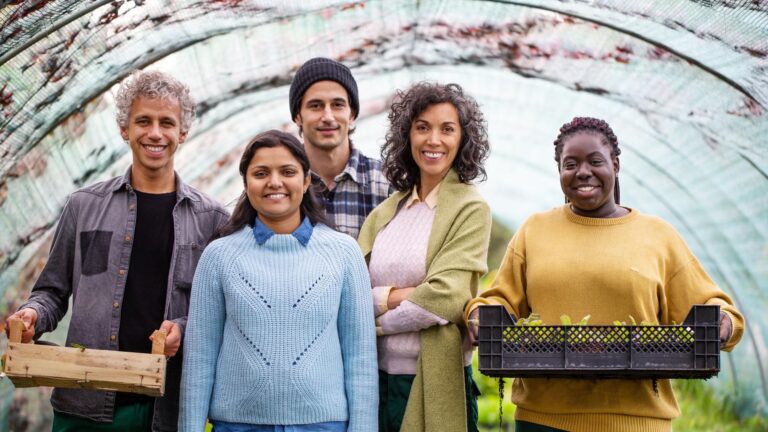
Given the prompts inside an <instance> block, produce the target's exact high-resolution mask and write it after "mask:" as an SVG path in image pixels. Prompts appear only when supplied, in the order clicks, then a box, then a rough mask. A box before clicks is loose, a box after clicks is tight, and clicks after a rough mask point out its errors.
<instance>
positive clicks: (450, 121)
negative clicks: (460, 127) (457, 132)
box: [413, 117, 457, 125]
mask: <svg viewBox="0 0 768 432" xmlns="http://www.w3.org/2000/svg"><path fill="white" fill-rule="evenodd" d="M413 122H414V123H417V122H422V123H426V124H431V123H429V122H428V121H426V120H424V119H422V118H421V117H419V118H417V119H416V120H414V121H413ZM440 124H442V125H449V124H450V125H455V124H457V123H456V122H455V121H452V120H449V121H446V122H442V123H440Z"/></svg>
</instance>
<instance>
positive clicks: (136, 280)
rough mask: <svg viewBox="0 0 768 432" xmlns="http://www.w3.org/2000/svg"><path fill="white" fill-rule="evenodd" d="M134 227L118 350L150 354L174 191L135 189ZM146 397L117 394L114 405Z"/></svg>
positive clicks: (167, 260)
mask: <svg viewBox="0 0 768 432" xmlns="http://www.w3.org/2000/svg"><path fill="white" fill-rule="evenodd" d="M136 198H137V205H136V210H137V214H136V230H135V232H134V233H133V247H132V248H131V262H130V265H129V267H128V279H127V280H126V283H125V293H124V295H123V307H122V311H121V313H120V338H119V343H118V345H119V347H120V351H130V352H140V353H149V352H151V351H152V341H150V340H149V335H151V334H152V332H153V331H155V330H157V329H158V328H160V324H161V323H162V322H163V317H164V315H165V297H166V294H167V290H168V277H169V275H168V270H169V269H170V266H171V255H172V253H173V207H174V206H175V205H176V192H171V193H164V194H148V193H144V192H139V191H136ZM151 399H152V398H151V397H149V396H144V395H139V394H133V393H118V394H117V400H116V404H117V405H118V406H120V405H127V404H131V403H137V402H145V401H149V400H151Z"/></svg>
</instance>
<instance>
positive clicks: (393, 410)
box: [379, 366, 480, 432]
mask: <svg viewBox="0 0 768 432" xmlns="http://www.w3.org/2000/svg"><path fill="white" fill-rule="evenodd" d="M414 378H416V375H390V374H388V373H386V372H383V371H379V432H400V425H402V424H403V417H404V416H405V406H406V405H407V404H408V395H410V393H411V386H413V380H414ZM464 388H465V389H466V398H467V402H466V404H467V431H469V432H477V397H478V396H479V395H480V389H478V388H477V384H475V380H474V379H472V367H470V366H467V367H465V368H464Z"/></svg>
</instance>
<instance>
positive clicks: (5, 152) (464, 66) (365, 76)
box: [0, 0, 768, 415]
mask: <svg viewBox="0 0 768 432" xmlns="http://www.w3.org/2000/svg"><path fill="white" fill-rule="evenodd" d="M8 3H9V2H7V1H6V2H4V3H3V4H6V5H5V7H3V8H2V9H0V24H1V25H2V29H1V30H0V88H1V89H2V90H0V109H2V114H0V156H2V161H1V162H0V233H2V235H0V292H4V293H5V298H6V300H7V303H8V304H7V305H6V307H8V308H13V307H14V306H15V305H17V304H18V302H19V301H20V300H21V299H22V298H23V297H26V295H27V293H26V290H28V289H29V285H30V282H31V281H33V280H34V277H35V275H36V272H38V271H39V269H40V265H41V263H42V262H44V259H45V256H46V251H47V247H48V244H49V242H50V236H51V230H52V227H53V226H54V225H55V222H56V219H57V217H58V214H59V212H60V211H61V208H62V206H63V204H64V202H65V200H66V197H67V195H68V194H69V193H71V192H72V191H73V190H75V189H76V188H78V187H80V186H82V185H85V184H88V183H91V182H94V181H97V180H99V179H103V178H106V177H108V176H111V175H116V174H120V173H122V172H124V170H125V169H126V167H127V166H128V164H129V163H130V152H129V149H128V147H127V146H126V145H125V144H124V143H123V142H122V141H121V139H120V137H119V134H118V133H117V127H116V125H115V122H114V101H113V94H114V89H115V88H114V85H115V83H116V82H117V81H119V80H120V79H121V78H123V77H124V76H125V75H126V74H128V73H129V72H130V71H131V70H132V69H135V68H139V67H148V68H153V69H159V70H164V71H167V72H170V73H173V74H175V75H177V76H179V77H180V78H182V79H183V80H184V81H186V82H187V83H189V84H190V86H191V87H192V89H193V93H194V95H195V96H196V97H197V99H198V102H199V105H198V112H199V121H198V122H197V124H196V125H195V127H194V128H193V130H192V132H191V136H190V139H189V140H188V141H187V143H185V144H184V145H183V146H182V150H181V151H180V153H179V154H178V155H177V159H176V160H177V167H178V170H179V171H180V173H181V175H182V176H183V177H184V178H185V179H187V180H191V181H192V182H193V183H194V184H196V185H197V186H198V187H200V188H201V189H204V190H206V191H208V192H210V193H212V194H214V195H216V196H218V197H219V198H220V199H221V200H222V201H225V202H231V201H232V200H233V199H235V198H236V197H237V195H238V193H239V192H240V190H241V180H240V179H239V177H238V176H237V169H236V165H237V161H238V160H239V157H240V153H241V151H242V148H243V146H244V144H245V142H246V141H247V140H248V139H249V138H250V137H252V136H253V135H255V134H256V133H258V132H260V131H263V130H265V129H268V128H281V129H285V130H289V131H294V132H295V131H296V127H295V126H294V125H293V124H292V123H291V119H290V114H289V109H288V102H287V93H288V89H287V86H288V84H289V83H290V79H291V76H292V74H293V72H294V71H295V69H296V68H297V67H298V66H299V65H300V64H301V63H302V62H304V61H305V60H307V59H308V58H310V57H314V56H318V55H322V56H329V57H334V58H337V59H339V60H341V61H343V62H345V63H346V64H348V65H349V66H350V67H351V68H352V69H353V73H354V74H355V76H356V77H357V79H358V83H359V86H360V95H361V105H362V109H361V115H360V119H359V120H358V121H357V131H356V133H355V135H353V141H354V143H355V145H356V146H358V147H359V148H361V149H362V150H363V152H365V153H366V154H369V155H376V154H378V152H379V147H380V145H381V143H382V139H383V136H384V131H385V128H386V113H387V109H388V106H389V103H390V101H391V99H392V97H393V95H394V92H395V90H396V89H398V88H405V87H407V86H408V85H409V84H410V83H412V82H415V81H418V80H423V79H428V80H436V81H441V82H457V83H459V84H461V85H462V86H464V87H465V89H466V90H467V91H468V92H469V93H471V94H472V95H474V96H475V97H476V98H477V99H478V100H479V101H480V102H481V104H482V106H483V111H484V112H485V115H486V117H487V120H488V125H489V130H490V136H491V142H492V152H491V157H490V159H489V161H488V164H487V168H488V180H487V181H486V182H484V183H482V184H481V188H482V191H483V193H484V195H485V196H486V198H487V199H488V201H489V202H490V204H491V207H492V209H493V211H494V214H495V215H496V216H497V217H498V218H500V219H501V220H503V221H505V222H507V223H508V224H510V225H511V226H512V227H516V226H518V225H519V224H520V223H521V222H522V221H523V220H524V219H525V218H526V217H527V216H528V215H529V214H530V213H532V212H534V211H541V210H545V209H548V208H551V207H553V206H556V205H559V204H560V203H561V202H562V194H561V192H560V188H559V182H558V177H557V170H556V166H555V163H554V160H553V153H554V152H553V150H554V149H553V146H552V141H553V140H554V138H555V137H556V135H557V130H558V128H559V126H560V125H561V124H562V123H564V122H566V121H568V120H570V118H572V117H573V116H575V115H590V116H595V117H600V118H604V119H606V120H607V121H608V122H609V123H610V124H611V125H612V126H613V127H614V130H615V131H616V134H617V135H618V137H619V140H620V143H621V147H622V156H621V163H622V165H621V168H622V169H621V173H620V178H621V185H622V204H624V205H628V206H631V207H635V208H638V209H640V210H641V211H643V212H646V213H652V214H657V215H659V216H661V217H663V218H664V219H666V220H668V221H669V222H671V223H672V224H673V225H674V226H675V227H676V228H677V229H678V230H679V231H680V232H681V233H682V234H683V236H684V237H685V238H686V240H687V241H688V243H689V244H690V246H691V248H692V249H693V250H694V252H695V253H696V255H697V256H698V257H699V259H700V260H701V261H702V263H703V264H704V266H705V268H706V269H707V270H708V271H709V272H710V274H711V275H712V276H713V278H715V280H716V281H717V282H718V283H719V284H720V285H721V286H722V287H723V288H724V289H725V290H726V291H727V292H728V293H729V294H730V295H732V296H733V298H734V300H735V301H736V302H737V304H738V307H739V308H740V310H742V311H743V312H744V313H745V315H746V316H747V319H748V329H747V333H746V335H745V338H744V340H743V341H742V343H741V344H740V345H739V346H738V347H737V348H736V350H735V351H734V353H733V354H726V355H725V356H724V362H723V363H724V364H723V372H722V373H721V374H720V376H719V378H718V379H716V380H712V381H710V382H712V383H713V385H714V386H715V387H716V388H718V389H719V390H720V391H721V392H722V393H723V394H724V395H727V397H728V398H729V399H730V400H731V401H732V402H734V403H735V405H736V406H737V407H739V408H740V409H741V410H742V413H743V414H744V415H750V414H754V413H756V412H758V413H759V412H762V413H763V414H768V405H766V396H767V395H768V343H767V338H768V336H767V335H768V320H767V319H766V318H765V313H764V311H765V310H766V308H767V307H768V243H767V242H766V239H767V238H768V142H766V141H767V140H768V138H766V137H768V117H767V115H766V107H768V12H766V10H768V5H767V4H766V2H764V1H743V2H735V1H734V2H716V1H699V2H694V1H657V2H654V1H648V2H636V1H631V0H629V1H611V2H596V1H588V2H580V1H574V2H558V1H529V2H505V1H458V0H456V1H420V2H410V1H386V2H384V1H381V2H379V1H367V2H338V1H336V2H334V1H324V2H300V1H293V2H291V1H288V2H282V1H274V2H270V1H236V0H232V1H222V0H219V1H174V2H153V1H142V2H139V1H133V2H125V1H116V2H104V1H79V2H73V1H48V2H46V1H27V2H22V4H21V5H16V4H8ZM12 3H18V2H12ZM161 5H162V6H161Z"/></svg>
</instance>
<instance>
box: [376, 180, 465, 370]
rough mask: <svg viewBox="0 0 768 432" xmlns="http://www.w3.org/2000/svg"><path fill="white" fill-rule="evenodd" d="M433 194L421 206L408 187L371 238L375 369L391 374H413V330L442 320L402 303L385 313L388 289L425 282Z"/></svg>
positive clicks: (416, 349)
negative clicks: (392, 213)
mask: <svg viewBox="0 0 768 432" xmlns="http://www.w3.org/2000/svg"><path fill="white" fill-rule="evenodd" d="M438 189H439V185H438V187H436V188H435V189H433V190H432V191H431V192H430V193H429V195H428V196H427V197H426V198H425V200H424V201H421V200H420V199H419V195H418V193H417V192H416V189H415V188H414V190H413V193H412V194H411V196H410V198H409V199H408V201H407V202H406V203H405V205H403V206H402V207H401V208H400V209H399V210H398V212H397V214H396V215H395V217H394V218H392V220H391V221H390V222H389V223H388V224H387V225H386V226H385V227H384V228H383V229H382V230H381V231H379V233H378V234H377V235H376V240H375V241H374V242H373V249H372V250H371V258H370V260H369V263H368V270H369V272H370V274H371V285H372V286H373V304H374V311H375V315H376V326H377V327H376V331H377V334H378V335H379V337H378V338H377V345H378V351H379V369H380V370H383V371H384V372H387V373H389V374H393V375H415V374H416V360H417V359H418V356H419V350H420V348H421V344H420V343H419V331H420V330H422V329H425V328H429V327H432V326H434V325H446V324H448V321H446V320H444V319H442V318H440V317H439V316H437V315H435V314H433V313H431V312H429V311H427V310H425V309H423V308H422V307H420V306H417V305H416V304H414V303H412V302H410V301H408V300H405V301H403V302H402V303H400V306H398V307H396V308H395V309H392V310H387V297H388V296H389V291H390V289H398V288H408V287H415V286H418V285H420V284H421V283H422V282H424V279H425V278H426V273H427V272H426V259H427V244H428V243H429V234H430V232H431V231H432V221H433V220H434V218H435V208H436V207H437V191H438ZM463 346H464V359H465V362H464V364H465V366H466V365H469V364H470V363H471V362H472V346H471V345H470V344H468V343H467V341H465V343H464V344H463Z"/></svg>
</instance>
